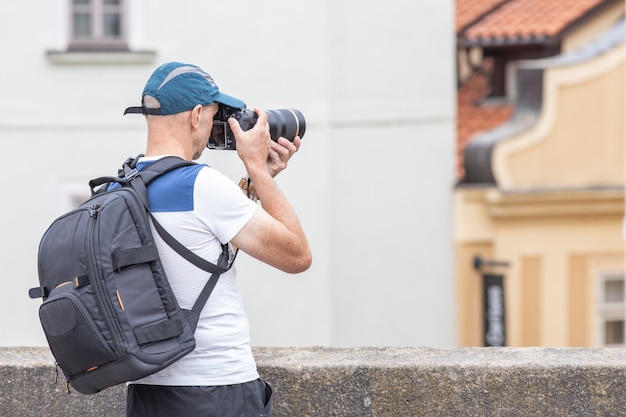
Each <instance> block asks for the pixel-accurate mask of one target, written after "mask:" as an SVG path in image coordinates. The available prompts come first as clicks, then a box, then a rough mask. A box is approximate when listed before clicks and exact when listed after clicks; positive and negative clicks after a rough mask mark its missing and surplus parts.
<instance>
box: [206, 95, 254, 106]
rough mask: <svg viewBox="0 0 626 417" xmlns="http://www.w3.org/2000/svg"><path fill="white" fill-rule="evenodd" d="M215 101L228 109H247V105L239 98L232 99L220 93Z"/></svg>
mask: <svg viewBox="0 0 626 417" xmlns="http://www.w3.org/2000/svg"><path fill="white" fill-rule="evenodd" d="M213 101H215V102H217V103H220V104H223V105H225V106H228V107H234V108H236V109H245V108H246V103H244V102H243V101H241V100H239V99H238V98H235V97H231V96H229V95H228V94H224V93H221V92H220V93H218V94H217V96H215V97H214V98H213Z"/></svg>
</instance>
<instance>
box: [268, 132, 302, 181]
mask: <svg viewBox="0 0 626 417" xmlns="http://www.w3.org/2000/svg"><path fill="white" fill-rule="evenodd" d="M298 149H300V137H299V136H296V137H295V138H294V140H293V142H290V141H289V140H288V139H285V138H283V137H280V138H278V141H277V142H274V141H272V143H271V144H270V151H269V155H268V158H267V168H268V169H269V171H270V175H271V176H272V177H275V176H276V175H277V174H278V173H279V172H280V171H282V170H284V169H285V168H287V163H288V162H289V159H290V158H291V157H292V156H293V154H294V153H296V152H298Z"/></svg>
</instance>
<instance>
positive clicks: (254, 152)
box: [228, 107, 280, 175]
mask: <svg viewBox="0 0 626 417" xmlns="http://www.w3.org/2000/svg"><path fill="white" fill-rule="evenodd" d="M254 112H255V113H256V114H257V116H258V119H257V122H256V123H255V125H254V126H253V127H252V129H250V130H247V131H245V132H244V131H243V130H242V129H241V126H240V125H239V122H238V121H237V120H236V119H234V118H232V117H231V118H229V119H228V125H229V126H230V129H231V130H232V131H233V134H234V135H235V139H236V140H237V155H239V158H241V160H242V161H243V163H244V165H245V166H246V171H248V173H249V174H250V175H252V173H253V172H255V173H257V172H259V170H267V171H268V173H271V171H270V169H269V168H268V166H267V161H268V159H269V158H270V156H269V152H270V148H271V144H272V143H274V142H273V141H272V139H271V138H270V126H269V124H268V122H267V114H265V112H264V111H263V110H261V109H259V108H257V107H255V108H254ZM279 159H280V158H279Z"/></svg>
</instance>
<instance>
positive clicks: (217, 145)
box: [207, 107, 306, 150]
mask: <svg viewBox="0 0 626 417" xmlns="http://www.w3.org/2000/svg"><path fill="white" fill-rule="evenodd" d="M229 110H230V111H229ZM265 113H266V114H267V122H268V124H269V126H270V137H271V138H272V140H273V141H277V140H278V138H280V137H284V138H286V139H288V140H290V141H292V142H293V140H294V139H295V137H296V136H299V137H300V139H302V137H303V136H304V132H305V130H306V121H305V119H304V115H303V114H302V113H301V112H300V111H299V110H296V109H278V110H266V111H265ZM230 117H234V118H235V119H237V120H238V121H239V125H240V126H241V129H242V130H249V129H252V127H253V126H254V125H255V123H256V121H257V118H258V117H257V115H256V113H255V112H254V111H253V110H251V109H243V110H241V109H230V108H226V107H225V108H220V111H218V113H217V114H216V115H215V118H214V119H213V130H212V131H211V137H210V138H209V143H208V144H207V148H210V149H228V150H234V149H237V142H236V140H235V135H234V134H233V132H232V130H231V129H230V126H229V125H228V119H229V118H230Z"/></svg>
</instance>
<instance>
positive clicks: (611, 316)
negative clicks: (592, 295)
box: [596, 270, 626, 347]
mask: <svg viewBox="0 0 626 417" xmlns="http://www.w3.org/2000/svg"><path fill="white" fill-rule="evenodd" d="M615 280H619V281H621V282H622V286H623V287H622V299H621V300H620V301H607V297H606V291H605V289H606V282H608V281H615ZM596 285H597V287H596V291H597V297H596V315H597V331H596V335H597V336H596V337H597V345H598V346H601V347H626V274H625V273H624V271H623V270H621V271H618V270H613V271H603V272H600V273H599V274H598V276H597V280H596ZM611 321H622V325H623V328H622V342H621V343H607V339H606V338H607V334H606V327H605V326H606V324H607V323H608V322H611Z"/></svg>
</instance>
